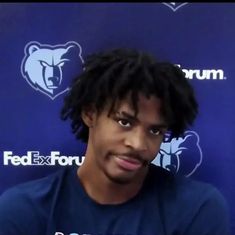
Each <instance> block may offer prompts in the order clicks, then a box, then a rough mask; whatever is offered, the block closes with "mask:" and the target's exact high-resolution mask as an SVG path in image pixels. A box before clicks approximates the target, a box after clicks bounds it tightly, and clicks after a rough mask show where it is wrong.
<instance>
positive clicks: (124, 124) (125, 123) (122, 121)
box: [117, 119, 131, 127]
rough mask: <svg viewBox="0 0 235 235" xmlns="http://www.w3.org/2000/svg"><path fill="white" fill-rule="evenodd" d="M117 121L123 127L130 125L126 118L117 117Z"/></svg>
mask: <svg viewBox="0 0 235 235" xmlns="http://www.w3.org/2000/svg"><path fill="white" fill-rule="evenodd" d="M117 122H118V123H119V124H120V125H121V126H123V127H130V126H131V123H130V122H129V121H128V120H127V119H119V120H118V121H117Z"/></svg>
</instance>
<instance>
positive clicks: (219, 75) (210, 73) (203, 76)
mask: <svg viewBox="0 0 235 235" xmlns="http://www.w3.org/2000/svg"><path fill="white" fill-rule="evenodd" d="M177 66H179V67H180V68H181V65H180V64H177ZM182 71H183V72H184V73H185V76H186V77H187V78H188V79H191V80H192V79H196V80H226V79H227V78H226V77H225V76H224V71H223V70H222V69H186V68H182Z"/></svg>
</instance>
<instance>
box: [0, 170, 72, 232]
mask: <svg viewBox="0 0 235 235" xmlns="http://www.w3.org/2000/svg"><path fill="white" fill-rule="evenodd" d="M68 174H69V173H68V169H67V168H63V169H60V170H58V171H56V172H54V173H52V174H50V175H48V176H46V177H43V178H40V179H37V180H32V181H28V182H25V183H22V184H19V185H16V186H14V187H12V188H10V189H8V190H6V191H5V192H4V193H3V194H2V195H1V196H0V234H2V233H1V232H3V231H4V232H7V233H8V234H11V233H10V232H9V229H12V227H14V228H15V229H18V230H19V231H23V234H28V233H26V231H28V230H29V229H33V228H40V229H42V228H43V227H45V222H44V221H45V219H46V218H47V216H48V215H49V211H50V207H51V205H52V202H53V200H54V197H55V196H56V191H57V190H58V189H59V188H60V187H61V185H62V183H63V181H64V180H65V178H66V177H67V175H68ZM13 225H14V226H13ZM3 229H5V230H3ZM18 230H17V232H18V233H17V234H22V233H20V232H19V231H18ZM12 234H16V233H12ZM35 234H36V233H35Z"/></svg>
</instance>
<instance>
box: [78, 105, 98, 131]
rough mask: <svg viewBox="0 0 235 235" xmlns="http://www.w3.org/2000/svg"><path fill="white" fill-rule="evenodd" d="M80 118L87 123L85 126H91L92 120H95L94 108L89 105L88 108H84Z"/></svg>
mask: <svg viewBox="0 0 235 235" xmlns="http://www.w3.org/2000/svg"><path fill="white" fill-rule="evenodd" d="M81 117H82V120H83V122H84V123H85V124H86V125H87V127H89V128H91V127H93V125H94V122H95V120H96V111H95V109H93V108H91V107H89V108H84V109H83V110H82V115H81Z"/></svg>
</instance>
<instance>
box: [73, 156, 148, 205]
mask: <svg viewBox="0 0 235 235" xmlns="http://www.w3.org/2000/svg"><path fill="white" fill-rule="evenodd" d="M92 161H94V159H91V158H90V157H89V156H86V157H85V160H84V162H83V164H82V165H81V166H80V167H79V168H78V171H77V175H78V177H79V178H80V181H81V183H82V185H83V187H84V190H85V191H86V193H87V194H88V195H89V197H90V198H92V199H93V200H94V201H96V202H97V203H99V204H120V203H124V202H126V201H128V200H129V199H131V198H133V197H134V196H135V195H136V194H138V192H139V191H140V189H141V187H142V185H143V181H144V178H145V175H146V173H144V175H143V176H141V177H136V178H137V179H138V180H135V181H131V182H130V183H126V184H120V183H116V182H114V181H112V180H111V179H109V178H108V177H107V176H106V175H105V174H104V173H103V172H102V171H101V170H100V169H99V168H98V167H97V166H96V165H95V164H94V162H93V163H92Z"/></svg>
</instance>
